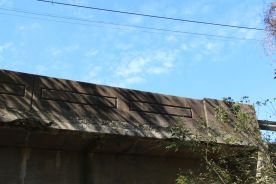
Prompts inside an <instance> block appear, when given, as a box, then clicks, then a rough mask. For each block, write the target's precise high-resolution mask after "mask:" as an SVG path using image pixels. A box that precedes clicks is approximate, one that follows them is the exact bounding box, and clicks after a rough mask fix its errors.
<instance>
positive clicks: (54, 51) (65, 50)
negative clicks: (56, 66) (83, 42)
mask: <svg viewBox="0 0 276 184" xmlns="http://www.w3.org/2000/svg"><path fill="white" fill-rule="evenodd" d="M78 49H79V45H70V46H66V47H60V48H51V49H50V53H51V55H52V56H55V57H57V56H62V55H63V54H68V53H72V52H74V51H77V50H78Z"/></svg>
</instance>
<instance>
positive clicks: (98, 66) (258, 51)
mask: <svg viewBox="0 0 276 184" xmlns="http://www.w3.org/2000/svg"><path fill="white" fill-rule="evenodd" d="M59 1H60V2H69V3H75V4H81V5H86V6H95V7H101V8H107V9H116V10H122V11H132V12H140V13H145V14H154V15H160V16H169V17H176V18H183V19H193V20H200V21H207V22H217V23H223V24H233V25H240V26H248V27H258V28H263V27H264V25H263V14H264V11H265V10H266V8H267V6H268V4H269V3H270V2H271V1H269V0H266V1H265V0H242V1H241V0H197V1H195V0H185V1H184V0H170V1H169V0H158V1H157V0H139V1H138V0H135V1H134V0H133V1H129V0H117V1H110V0H90V1H88V0H69V1H68V0H59ZM0 8H2V9H0V23H1V28H0V68H1V69H8V70H15V71H21V72H27V73H34V74H40V75H46V76H51V77H58V78H65V79H71V80H78V81H85V82H91V83H97V84H106V85H110V86H119V87H125V88H131V89H137V90H143V91H150V92H158V93H164V94H170V95H176V96H183V97H189V98H196V99H202V98H205V97H206V98H216V99H221V98H223V97H226V96H231V97H233V98H234V99H240V98H241V97H242V96H249V97H250V98H251V99H252V100H253V101H255V100H264V99H267V98H269V99H272V98H274V97H276V94H275V91H276V80H274V79H273V73H274V68H276V66H275V62H274V61H273V56H271V55H270V56H269V55H267V54H266V52H265V49H264V41H263V40H264V32H263V31H254V30H243V29H235V28H225V27H217V26H207V25H199V24H192V23H185V22H176V21H167V20H159V19H152V18H145V17H138V16H131V15H121V14H114V13H107V12H100V11H95V10H87V9H81V8H72V7H66V6H60V5H52V4H48V3H42V2H37V1H35V0H0ZM3 8H4V9H5V10H4V9H3ZM7 9H8V10H14V9H16V10H17V12H15V11H8V10H7ZM18 10H19V11H22V10H24V11H28V12H33V13H34V12H35V13H48V14H51V15H52V14H54V15H58V16H66V17H74V18H82V19H89V20H93V21H104V22H109V23H116V24H128V25H136V26H148V27H155V28H162V29H171V30H179V31H186V32H196V33H205V34H215V35H224V36H231V37H238V38H245V39H248V40H236V39H218V38H212V37H204V36H194V35H189V34H173V33H164V32H160V31H149V30H141V29H134V28H129V27H123V26H115V25H107V24H99V23H91V22H90V23H89V22H83V21H72V20H64V19H60V18H50V17H43V16H35V15H31V14H24V13H20V12H18ZM65 21H66V22H67V23H65ZM251 39H253V40H251ZM274 58H275V57H274ZM260 118H261V119H264V118H266V119H269V110H268V113H267V112H265V113H261V114H260Z"/></svg>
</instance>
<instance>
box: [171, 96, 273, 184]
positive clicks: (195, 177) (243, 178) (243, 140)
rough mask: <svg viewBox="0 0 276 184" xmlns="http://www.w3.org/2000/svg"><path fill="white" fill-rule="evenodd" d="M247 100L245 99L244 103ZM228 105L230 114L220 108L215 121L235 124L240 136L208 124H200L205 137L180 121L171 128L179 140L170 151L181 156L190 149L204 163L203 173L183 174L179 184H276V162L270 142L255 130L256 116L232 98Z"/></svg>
mask: <svg viewBox="0 0 276 184" xmlns="http://www.w3.org/2000/svg"><path fill="white" fill-rule="evenodd" d="M247 100H248V99H247V98H244V99H243V101H242V102H246V101H247ZM224 101H225V103H226V104H227V105H228V107H229V110H230V113H229V112H227V111H226V110H225V109H223V108H222V107H216V108H215V109H214V110H215V121H216V122H219V123H221V124H231V126H233V128H234V130H235V132H236V134H235V135H229V134H228V133H227V132H225V133H220V132H217V131H216V130H214V129H213V128H210V127H208V126H207V122H205V120H201V121H200V122H197V123H198V125H199V127H198V128H199V129H200V130H201V131H202V132H203V133H202V134H195V133H192V132H191V130H190V129H188V128H185V122H183V121H184V120H183V119H177V123H176V124H175V125H174V126H172V127H170V132H171V134H172V136H173V137H174V138H175V139H174V140H173V141H172V142H171V143H170V144H169V145H168V146H167V149H173V150H174V151H177V152H181V151H182V150H187V149H189V150H190V151H191V152H193V153H194V154H197V155H198V156H199V158H200V160H201V165H200V168H201V169H200V170H198V171H194V170H189V171H180V172H179V173H178V174H177V177H176V179H175V183H176V184H201V183H202V184H203V183H204V184H205V183H208V184H247V183H248V184H253V183H256V184H272V183H275V182H276V175H275V171H276V170H275V162H273V160H271V159H270V155H269V154H270V150H269V149H268V146H267V144H266V141H268V140H267V139H262V137H261V135H260V132H259V130H258V127H257V126H256V127H252V125H253V124H254V123H255V124H256V118H255V114H250V113H247V112H244V111H243V110H242V108H241V106H240V104H239V103H236V102H234V101H233V100H232V99H231V98H226V99H224ZM254 121H255V122H254ZM204 131H205V133H204ZM203 140H204V141H203ZM238 145H248V146H238ZM229 146H230V147H231V148H230V147H229ZM261 158H262V159H261Z"/></svg>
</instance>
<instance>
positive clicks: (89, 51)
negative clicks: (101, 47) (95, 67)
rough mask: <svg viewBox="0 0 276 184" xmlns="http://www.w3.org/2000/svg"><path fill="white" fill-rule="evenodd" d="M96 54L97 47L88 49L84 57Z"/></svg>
mask: <svg viewBox="0 0 276 184" xmlns="http://www.w3.org/2000/svg"><path fill="white" fill-rule="evenodd" d="M97 54H98V50H97V49H90V50H88V51H87V52H86V54H85V56H86V57H93V56H95V55H97Z"/></svg>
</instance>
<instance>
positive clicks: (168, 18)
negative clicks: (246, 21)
mask: <svg viewBox="0 0 276 184" xmlns="http://www.w3.org/2000/svg"><path fill="white" fill-rule="evenodd" d="M37 1H40V2H44V3H51V4H58V5H64V6H71V7H78V8H86V9H92V10H98V11H105V12H112V13H120V14H127V15H135V16H142V17H150V18H157V19H165V20H172V21H181V22H189V23H195V24H205V25H212V26H221V27H230V28H238V29H249V30H257V31H263V30H264V29H262V28H256V27H247V26H236V25H230V24H220V23H214V22H205V21H198V20H189V19H181V18H173V17H165V16H159V15H151V14H143V13H135V12H129V11H120V10H113V9H105V8H97V7H92V6H84V5H79V4H71V3H63V2H58V1H53V0H37Z"/></svg>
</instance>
